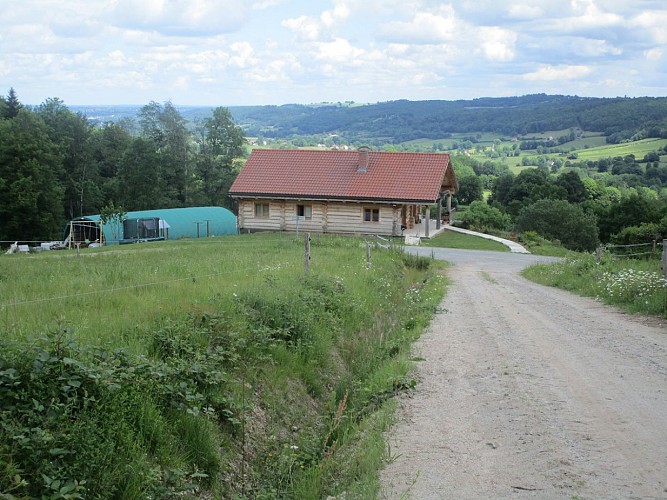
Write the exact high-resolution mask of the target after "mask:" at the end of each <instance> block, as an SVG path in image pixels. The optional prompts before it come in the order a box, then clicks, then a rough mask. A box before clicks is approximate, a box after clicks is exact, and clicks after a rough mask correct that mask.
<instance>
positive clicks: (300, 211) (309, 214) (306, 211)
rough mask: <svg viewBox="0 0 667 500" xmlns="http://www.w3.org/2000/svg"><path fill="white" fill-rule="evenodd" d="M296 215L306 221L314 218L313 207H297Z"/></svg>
mask: <svg viewBox="0 0 667 500" xmlns="http://www.w3.org/2000/svg"><path fill="white" fill-rule="evenodd" d="M296 214H297V215H298V216H299V217H303V218H304V219H312V218H313V207H312V206H311V205H297V206H296Z"/></svg>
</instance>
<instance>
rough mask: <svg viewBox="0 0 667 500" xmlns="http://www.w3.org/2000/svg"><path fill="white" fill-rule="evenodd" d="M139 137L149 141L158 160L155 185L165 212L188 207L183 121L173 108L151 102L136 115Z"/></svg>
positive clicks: (186, 143) (187, 139)
mask: <svg viewBox="0 0 667 500" xmlns="http://www.w3.org/2000/svg"><path fill="white" fill-rule="evenodd" d="M139 124H140V126H141V135H142V137H143V138H144V139H146V140H148V141H151V142H152V144H153V148H154V150H155V153H156V154H157V155H158V156H159V158H160V161H159V166H160V169H159V171H158V181H159V184H160V185H161V189H162V196H161V199H162V200H163V201H162V203H163V205H162V206H160V207H158V206H155V207H153V208H167V207H178V206H187V205H188V202H189V200H188V192H187V186H188V177H189V175H188V169H189V164H188V160H189V144H190V133H189V132H188V130H187V127H186V122H185V119H184V118H183V117H182V116H181V114H180V113H179V112H178V110H177V109H176V108H175V107H174V105H173V104H172V103H171V102H169V101H167V102H165V103H164V105H163V106H162V105H160V104H158V103H157V102H154V101H152V102H150V103H149V104H147V105H146V106H144V107H143V108H141V110H140V111H139Z"/></svg>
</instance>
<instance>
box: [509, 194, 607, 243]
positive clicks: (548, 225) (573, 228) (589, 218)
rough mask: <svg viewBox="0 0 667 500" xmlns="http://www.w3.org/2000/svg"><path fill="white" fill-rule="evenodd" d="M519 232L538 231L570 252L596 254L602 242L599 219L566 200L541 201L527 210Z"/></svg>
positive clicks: (518, 222)
mask: <svg viewBox="0 0 667 500" xmlns="http://www.w3.org/2000/svg"><path fill="white" fill-rule="evenodd" d="M516 228H517V230H518V231H520V232H526V231H536V232H537V233H539V234H540V235H541V236H543V237H545V238H546V239H549V240H558V241H560V242H561V243H562V244H563V246H564V247H565V248H568V249H570V250H588V251H590V250H594V249H595V247H596V246H597V245H598V242H599V239H598V228H597V223H596V219H595V217H594V216H593V215H590V214H587V213H585V212H584V210H583V209H582V208H581V207H580V206H578V205H572V204H570V203H568V202H567V201H565V200H540V201H538V202H536V203H533V204H532V205H529V206H527V207H525V208H523V209H522V210H521V211H520V212H519V216H518V217H517V219H516Z"/></svg>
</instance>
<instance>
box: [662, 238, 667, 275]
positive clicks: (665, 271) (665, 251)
mask: <svg viewBox="0 0 667 500" xmlns="http://www.w3.org/2000/svg"><path fill="white" fill-rule="evenodd" d="M662 275H663V276H664V277H665V279H667V240H662Z"/></svg>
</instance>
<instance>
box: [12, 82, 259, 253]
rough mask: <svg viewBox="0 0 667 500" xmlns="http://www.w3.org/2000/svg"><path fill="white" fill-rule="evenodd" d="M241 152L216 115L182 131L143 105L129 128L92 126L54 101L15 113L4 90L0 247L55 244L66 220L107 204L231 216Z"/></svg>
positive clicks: (175, 116) (236, 136) (171, 117)
mask: <svg viewBox="0 0 667 500" xmlns="http://www.w3.org/2000/svg"><path fill="white" fill-rule="evenodd" d="M245 143H246V141H245V135H244V132H243V130H242V129H241V128H240V127H239V126H237V125H236V124H235V122H234V120H233V118H232V115H231V114H230V112H229V110H228V109H226V108H221V107H219V108H215V109H213V110H212V112H211V114H210V115H209V116H208V117H206V118H203V119H201V120H197V121H196V122H195V123H193V124H192V123H189V122H187V121H186V120H185V119H184V118H183V117H182V116H181V115H180V113H179V112H178V110H177V109H176V108H175V107H174V106H173V105H172V103H171V102H165V103H163V104H160V103H157V102H150V103H149V104H147V105H145V106H143V107H142V108H141V110H140V111H139V114H138V116H137V119H136V120H133V119H124V120H122V121H120V122H117V123H111V122H107V123H103V124H93V123H91V121H90V120H88V119H87V117H86V116H84V115H82V114H80V113H74V112H72V111H71V110H70V109H69V108H68V107H67V106H66V105H65V104H64V103H63V101H61V100H60V99H57V98H50V99H47V100H46V101H44V102H43V103H42V104H40V105H38V106H35V107H29V106H24V105H23V104H22V103H21V102H20V101H19V99H18V97H17V94H16V92H15V91H14V89H13V88H12V89H10V90H9V92H8V94H7V96H6V97H0V220H1V221H2V223H1V224H0V240H1V241H10V240H12V241H13V240H21V241H45V240H50V239H60V238H61V236H62V231H63V227H64V225H65V223H66V222H67V221H68V220H70V219H72V218H75V217H78V216H83V215H91V214H97V213H100V212H101V211H102V209H103V208H104V207H107V206H109V205H110V204H112V205H113V206H116V207H122V209H124V210H126V211H131V210H149V209H157V208H177V207H190V206H203V205H217V206H224V207H227V208H233V205H232V199H231V198H230V197H229V196H228V191H229V187H230V186H231V184H232V182H233V180H234V178H235V177H236V174H237V173H238V169H239V168H240V166H241V164H242V161H243V157H244V156H245V155H246V154H247V151H246V149H245Z"/></svg>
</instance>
